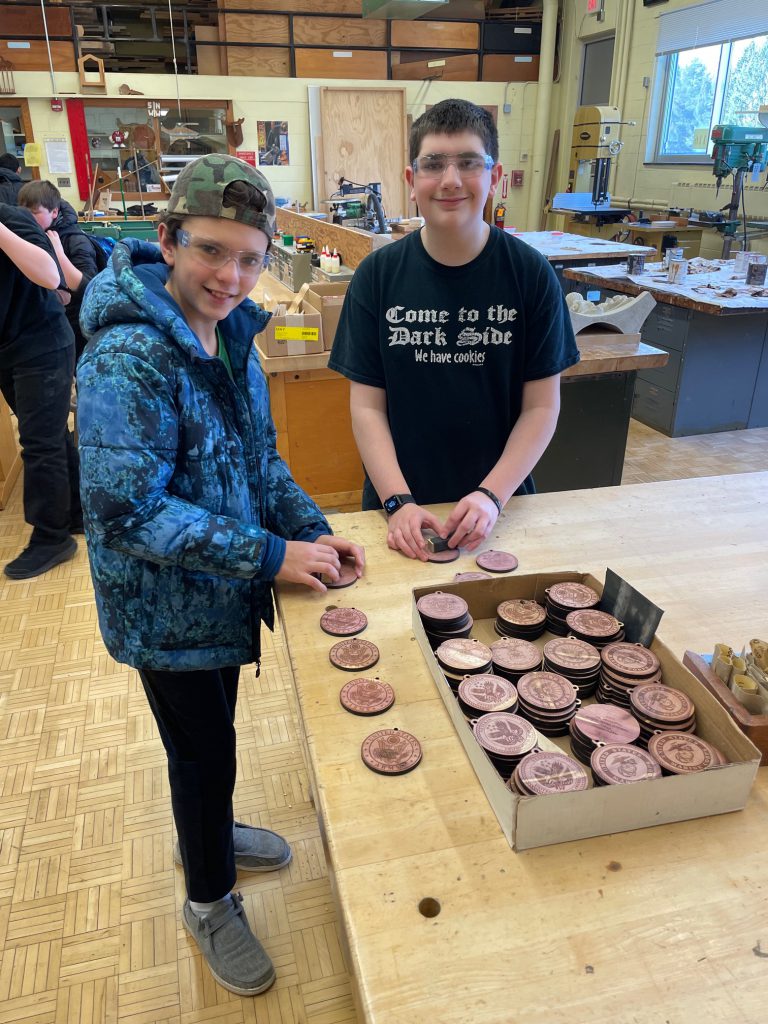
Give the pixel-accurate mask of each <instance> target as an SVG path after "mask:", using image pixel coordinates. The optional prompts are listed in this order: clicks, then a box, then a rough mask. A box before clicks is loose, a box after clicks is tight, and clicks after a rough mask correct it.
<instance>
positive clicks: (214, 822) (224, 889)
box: [139, 667, 240, 903]
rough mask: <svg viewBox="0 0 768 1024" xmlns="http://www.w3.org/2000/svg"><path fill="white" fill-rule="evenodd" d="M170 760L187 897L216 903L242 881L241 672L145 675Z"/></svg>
mask: <svg viewBox="0 0 768 1024" xmlns="http://www.w3.org/2000/svg"><path fill="white" fill-rule="evenodd" d="M139 675H140V677H141V681H142V683H143V685H144V691H145V693H146V695H147V700H148V701H149V706H150V707H151V709H152V713H153V714H154V716H155V721H156V722H157V727H158V729H159V731H160V737H161V739H162V741H163V746H164V747H165V751H166V753H167V755H168V779H169V781H170V783H171V803H172V805H173V817H174V819H175V821H176V831H177V832H178V834H179V847H180V849H181V859H182V862H183V864H184V875H185V878H186V882H187V895H188V896H189V898H190V899H191V900H194V901H195V902H197V903H212V902H213V901H214V900H218V899H221V898H222V897H223V896H226V894H227V893H228V892H229V891H230V890H231V889H232V887H233V885H234V884H235V879H236V878H237V871H236V868H235V850H234V846H233V842H232V826H233V822H234V816H233V812H232V794H233V792H234V789H235V774H236V761H235V726H234V721H235V704H236V703H237V680H238V677H239V675H240V669H239V667H235V668H222V669H214V670H211V671H203V672H161V671H157V670H155V669H141V670H140V671H139Z"/></svg>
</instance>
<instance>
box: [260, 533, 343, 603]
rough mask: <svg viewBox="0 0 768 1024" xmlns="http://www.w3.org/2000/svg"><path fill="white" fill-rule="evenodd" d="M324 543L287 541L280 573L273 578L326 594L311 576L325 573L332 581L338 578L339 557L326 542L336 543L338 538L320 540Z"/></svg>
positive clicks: (324, 588)
mask: <svg viewBox="0 0 768 1024" xmlns="http://www.w3.org/2000/svg"><path fill="white" fill-rule="evenodd" d="M321 539H322V540H323V541H324V543H322V544H321V543H319V542H318V541H314V542H313V543H308V542H307V541H303V540H289V541H287V542H286V545H285V558H284V559H283V564H282V565H281V566H280V571H279V572H278V574H277V575H276V576H275V579H277V580H285V581H286V582H288V583H303V584H304V586H306V587H311V588H312V590H318V591H319V592H320V593H321V594H324V593H325V592H326V587H325V584H324V583H321V582H320V580H319V579H318V578H317V577H316V576H313V575H312V574H313V573H325V574H326V575H327V576H330V577H331V579H332V580H337V579H338V578H339V565H340V562H339V555H338V552H337V550H336V548H335V547H333V546H332V545H331V544H330V543H328V541H331V540H334V541H338V540H339V538H338V537H324V538H321Z"/></svg>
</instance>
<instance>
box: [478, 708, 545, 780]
mask: <svg viewBox="0 0 768 1024" xmlns="http://www.w3.org/2000/svg"><path fill="white" fill-rule="evenodd" d="M472 727H473V729H474V731H475V739H476V740H477V742H478V743H479V744H480V746H481V747H482V748H483V750H484V751H485V752H486V754H487V755H488V757H489V759H490V761H491V764H492V765H493V766H494V768H495V769H496V771H497V772H498V773H499V775H501V777H502V778H503V779H504V780H505V781H507V780H508V779H510V778H511V776H512V772H513V771H514V770H515V768H516V767H517V765H518V764H519V762H520V761H521V759H522V758H523V757H525V755H526V754H530V753H531V751H532V750H533V749H534V747H535V746H536V739H537V737H536V730H535V729H534V727H533V726H532V725H531V723H530V722H526V720H525V719H524V718H521V717H520V716H519V715H510V714H509V713H508V712H506V711H492V712H490V714H487V715H481V716H480V718H476V719H474V721H473V722H472Z"/></svg>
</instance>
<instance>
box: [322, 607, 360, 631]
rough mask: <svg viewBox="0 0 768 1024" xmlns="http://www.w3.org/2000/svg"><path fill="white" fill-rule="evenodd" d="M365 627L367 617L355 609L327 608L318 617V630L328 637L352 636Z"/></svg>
mask: <svg viewBox="0 0 768 1024" xmlns="http://www.w3.org/2000/svg"><path fill="white" fill-rule="evenodd" d="M367 625H368V617H367V616H366V614H365V612H361V611H358V609H357V608H329V609H328V610H327V611H325V612H323V614H322V616H321V617H320V628H321V629H322V630H323V632H324V633H328V635H329V636H354V635H355V633H362V631H363V630H364V629H365V627H366V626H367Z"/></svg>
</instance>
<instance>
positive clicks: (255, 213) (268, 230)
mask: <svg viewBox="0 0 768 1024" xmlns="http://www.w3.org/2000/svg"><path fill="white" fill-rule="evenodd" d="M236 181H244V182H246V183H247V184H249V185H252V186H253V187H254V188H255V189H257V190H258V193H259V197H257V199H256V201H255V202H253V201H252V202H250V203H249V204H247V205H245V206H243V205H241V204H240V203H238V204H237V205H235V203H234V202H232V198H233V197H232V196H231V195H228V189H229V186H230V185H231V184H232V183H233V182H236ZM168 213H176V214H180V215H184V214H186V215H188V216H190V217H222V218H224V219H225V220H235V221H239V222H240V223H241V224H249V225H250V226H251V227H254V228H260V229H261V230H262V231H263V232H264V233H265V234H266V235H267V237H268V238H272V235H273V234H274V233H275V197H274V195H273V194H272V189H271V188H270V186H269V182H268V181H267V179H266V178H265V177H264V175H263V174H262V173H261V171H257V170H256V168H255V167H251V165H250V164H247V163H245V161H244V160H238V159H237V158H236V157H234V156H228V155H226V154H224V153H209V154H208V155H207V156H201V157H200V159H199V160H193V161H192V162H191V163H188V164H187V165H186V166H185V168H184V170H183V171H182V172H181V173H180V174H179V176H178V178H177V179H176V181H175V182H174V183H173V190H172V192H171V197H170V199H169V200H168Z"/></svg>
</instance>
